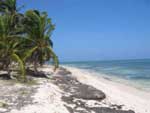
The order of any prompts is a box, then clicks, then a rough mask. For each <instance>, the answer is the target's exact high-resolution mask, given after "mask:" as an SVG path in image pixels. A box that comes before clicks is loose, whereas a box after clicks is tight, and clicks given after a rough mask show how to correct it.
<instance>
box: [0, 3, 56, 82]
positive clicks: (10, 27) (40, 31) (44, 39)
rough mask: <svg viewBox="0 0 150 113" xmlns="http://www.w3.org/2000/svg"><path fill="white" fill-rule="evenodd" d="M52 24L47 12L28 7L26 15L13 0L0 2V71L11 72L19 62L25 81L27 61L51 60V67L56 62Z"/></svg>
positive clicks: (19, 69)
mask: <svg viewBox="0 0 150 113" xmlns="http://www.w3.org/2000/svg"><path fill="white" fill-rule="evenodd" d="M54 29H55V25H53V24H52V21H51V19H50V18H48V15H47V13H46V12H39V11H38V10H28V11H26V12H25V14H21V13H19V12H18V8H17V7H16V0H1V1H0V70H7V71H8V72H10V70H11V69H10V67H11V66H12V65H13V64H14V63H15V64H18V66H17V67H18V71H19V73H21V76H20V77H18V78H19V79H20V78H21V80H22V81H26V72H25V70H26V69H25V68H26V64H30V65H33V66H34V69H35V71H36V72H37V66H38V65H40V66H42V65H43V64H44V63H45V62H46V61H49V60H50V59H53V62H54V66H55V68H54V70H56V68H58V65H59V61H58V58H57V56H56V54H55V53H54V51H53V49H52V47H53V42H52V40H51V35H52V31H53V30H54Z"/></svg>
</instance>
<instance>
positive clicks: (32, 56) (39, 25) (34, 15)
mask: <svg viewBox="0 0 150 113" xmlns="http://www.w3.org/2000/svg"><path fill="white" fill-rule="evenodd" d="M25 18H26V19H25V21H24V27H25V32H26V33H27V39H26V40H27V44H26V45H28V47H26V48H28V50H27V51H26V57H24V60H25V61H30V62H32V63H33V64H34V71H35V72H37V66H38V64H40V65H43V64H44V63H45V62H46V61H49V60H50V59H51V58H52V59H53V61H54V65H55V68H54V70H56V68H58V58H57V56H56V54H55V53H54V52H53V50H52V45H53V43H52V41H51V39H50V37H51V33H52V31H53V30H54V25H53V24H52V22H51V19H49V18H48V16H47V14H46V13H45V12H43V13H40V12H39V11H37V10H29V11H27V12H26V13H25Z"/></svg>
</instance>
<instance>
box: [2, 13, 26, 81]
mask: <svg viewBox="0 0 150 113" xmlns="http://www.w3.org/2000/svg"><path fill="white" fill-rule="evenodd" d="M11 25H12V16H11V15H3V16H0V59H1V61H0V64H1V69H3V70H7V71H8V74H10V73H9V72H10V68H9V66H10V65H11V64H12V62H15V63H18V64H19V67H20V70H19V72H21V75H22V76H21V77H19V78H21V79H22V80H23V81H25V80H26V76H25V65H24V63H23V60H21V57H20V56H19V54H20V48H19V46H20V45H21V43H20V42H21V41H20V40H21V39H22V38H21V37H20V35H16V34H15V33H14V32H13V31H14V30H13V28H12V26H11Z"/></svg>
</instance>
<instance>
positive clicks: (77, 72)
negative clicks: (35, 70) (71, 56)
mask: <svg viewBox="0 0 150 113" xmlns="http://www.w3.org/2000/svg"><path fill="white" fill-rule="evenodd" d="M39 70H40V71H42V72H44V73H45V74H46V75H47V77H49V79H48V78H36V77H33V78H34V79H35V80H36V81H37V82H38V84H33V85H31V86H28V85H25V84H19V83H13V84H12V83H11V81H9V80H8V81H3V82H4V84H6V85H5V87H3V88H2V87H0V91H1V93H0V113H1V112H2V113H35V112H36V113H76V112H77V113H83V112H84V113H101V112H102V113H149V111H150V106H149V105H150V103H148V100H143V98H142V96H143V95H144V97H145V98H149V95H147V96H146V95H145V93H140V92H137V89H133V88H129V87H128V86H124V85H123V84H118V83H115V82H113V81H111V80H107V79H105V78H99V77H98V78H97V77H96V76H91V75H90V74H89V73H88V72H86V71H84V70H82V69H77V68H72V67H66V66H62V67H60V68H59V69H58V70H57V71H56V72H55V73H53V72H52V67H51V66H49V65H45V66H44V67H43V68H40V69H39ZM0 81H2V80H0ZM3 82H2V83H3ZM7 82H8V83H7ZM1 85H3V84H1ZM6 88H7V89H9V90H5V89H6ZM14 88H15V91H14ZM20 89H22V90H20ZM4 91H5V92H4ZM2 92H3V93H4V94H3V93H2ZM10 93H11V94H10ZM135 94H136V95H135ZM14 95H15V96H14ZM8 96H9V98H8ZM140 97H141V98H140ZM7 98H8V99H7ZM135 100H136V101H135ZM134 101H135V102H134ZM1 102H6V104H8V105H7V106H6V107H4V108H2V106H1ZM146 102H147V103H146ZM62 111H63V112H62Z"/></svg>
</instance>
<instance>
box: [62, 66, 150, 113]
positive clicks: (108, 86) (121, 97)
mask: <svg viewBox="0 0 150 113" xmlns="http://www.w3.org/2000/svg"><path fill="white" fill-rule="evenodd" d="M64 67H65V68H67V69H68V70H69V71H71V72H72V73H73V74H72V76H74V77H76V78H77V79H78V80H79V81H80V82H82V83H84V84H88V85H91V86H93V87H95V88H97V89H100V90H102V91H104V93H105V94H106V95H107V99H108V101H109V102H112V103H114V104H119V105H124V107H123V108H124V109H125V110H127V109H132V110H134V111H135V112H136V113H150V102H149V101H148V99H149V98H150V93H148V92H146V91H143V90H139V89H137V88H135V87H132V86H128V85H125V84H123V83H119V82H115V81H113V80H107V79H105V78H103V77H98V76H92V75H91V74H90V73H88V72H86V71H85V70H82V69H78V68H74V67H67V66H64Z"/></svg>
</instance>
